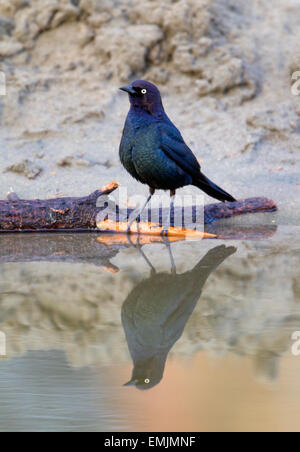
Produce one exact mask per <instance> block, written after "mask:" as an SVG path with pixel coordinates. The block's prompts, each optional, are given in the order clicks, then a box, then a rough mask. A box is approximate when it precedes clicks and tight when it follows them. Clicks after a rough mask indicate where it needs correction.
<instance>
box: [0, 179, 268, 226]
mask: <svg viewBox="0 0 300 452" xmlns="http://www.w3.org/2000/svg"><path fill="white" fill-rule="evenodd" d="M117 188H118V184H117V183H116V182H111V183H110V184H108V185H106V186H105V187H103V188H102V189H100V190H96V191H95V192H94V193H92V194H91V195H89V196H85V197H80V198H70V197H68V198H54V199H46V200H30V201H28V200H22V199H19V198H18V196H15V195H13V194H10V195H9V199H8V200H7V201H0V232H66V231H69V232H99V229H98V228H97V217H98V214H99V213H100V212H101V211H103V210H105V208H106V207H105V206H104V207H103V206H102V207H97V206H98V205H99V203H98V201H99V198H101V197H102V196H105V195H109V194H110V193H112V192H113V191H114V190H116V189H117ZM196 210H197V207H196V206H194V207H193V211H194V212H196ZM276 210H277V206H276V204H275V202H274V201H272V200H269V199H267V198H250V199H246V200H241V201H237V202H233V203H226V204H224V203H216V204H210V205H207V206H205V208H204V223H205V224H207V225H211V224H212V223H214V222H215V221H217V220H221V219H225V218H232V217H235V216H238V215H245V214H250V213H251V214H253V213H258V212H274V211H276ZM131 213H132V209H131V210H130V209H128V210H127V214H128V216H129V215H130V214H131ZM148 213H149V214H151V212H148ZM171 224H172V226H174V218H172V221H171ZM112 231H113V232H120V231H118V223H115V225H114V226H112ZM209 233H211V234H212V233H213V232H211V231H209Z"/></svg>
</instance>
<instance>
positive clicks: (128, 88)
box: [120, 85, 136, 94]
mask: <svg viewBox="0 0 300 452" xmlns="http://www.w3.org/2000/svg"><path fill="white" fill-rule="evenodd" d="M120 90H121V91H125V93H128V94H136V92H135V90H134V89H133V87H132V86H131V85H129V86H122V88H120Z"/></svg>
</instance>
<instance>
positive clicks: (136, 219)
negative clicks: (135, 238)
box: [126, 215, 141, 235]
mask: <svg viewBox="0 0 300 452" xmlns="http://www.w3.org/2000/svg"><path fill="white" fill-rule="evenodd" d="M135 221H136V223H137V233H139V225H140V221H141V218H140V215H139V216H138V217H137V218H135V219H134V220H133V221H131V222H130V223H129V226H128V228H127V231H126V234H127V235H130V234H131V227H132V225H133V223H134V222H135Z"/></svg>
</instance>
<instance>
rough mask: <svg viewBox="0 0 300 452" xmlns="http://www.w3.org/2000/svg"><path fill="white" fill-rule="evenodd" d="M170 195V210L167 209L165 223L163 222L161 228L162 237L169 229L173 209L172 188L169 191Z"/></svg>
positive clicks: (173, 192)
mask: <svg viewBox="0 0 300 452" xmlns="http://www.w3.org/2000/svg"><path fill="white" fill-rule="evenodd" d="M170 196H171V198H170V210H169V215H168V219H167V221H166V223H165V224H164V226H163V229H162V231H161V235H162V236H163V237H164V236H167V235H168V232H169V229H170V226H171V219H172V211H173V209H174V202H175V196H176V191H175V190H172V191H171V193H170Z"/></svg>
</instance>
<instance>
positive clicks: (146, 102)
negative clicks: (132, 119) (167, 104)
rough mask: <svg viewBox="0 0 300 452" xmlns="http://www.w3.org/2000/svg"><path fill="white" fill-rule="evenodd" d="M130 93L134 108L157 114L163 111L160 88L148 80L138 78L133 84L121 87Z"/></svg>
mask: <svg viewBox="0 0 300 452" xmlns="http://www.w3.org/2000/svg"><path fill="white" fill-rule="evenodd" d="M120 89H121V90H122V91H125V92H126V93H128V94H129V100H130V103H131V105H132V106H133V107H134V108H137V109H142V110H145V111H147V112H148V113H151V114H155V113H161V112H163V106H162V100H161V95H160V92H159V89H158V88H157V87H156V86H155V85H153V83H150V82H147V81H146V80H136V81H135V82H133V83H131V85H128V86H123V87H122V88H120Z"/></svg>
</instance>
